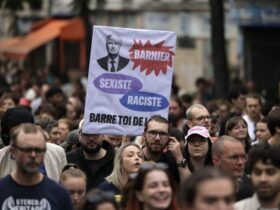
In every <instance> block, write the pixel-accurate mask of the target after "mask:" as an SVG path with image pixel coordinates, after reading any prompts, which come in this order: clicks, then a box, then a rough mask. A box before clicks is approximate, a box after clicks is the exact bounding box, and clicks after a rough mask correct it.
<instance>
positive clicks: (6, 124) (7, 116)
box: [0, 106, 67, 182]
mask: <svg viewBox="0 0 280 210" xmlns="http://www.w3.org/2000/svg"><path fill="white" fill-rule="evenodd" d="M22 123H34V118H33V115H32V114H31V112H30V111H29V110H28V109H26V108H25V107H20V106H17V107H14V108H10V109H8V110H7V111H6V112H4V114H3V116H2V119H1V139H2V141H3V143H4V145H5V147H4V148H2V149H1V150H0V178H2V177H4V176H6V175H8V174H10V173H11V172H12V171H14V170H15V168H16V161H15V160H14V158H13V157H12V156H11V154H10V133H11V132H12V131H13V130H14V129H15V128H16V127H17V126H19V125H21V124H22ZM46 147H47V151H46V153H45V155H44V161H43V163H42V164H41V166H40V168H39V170H40V172H41V173H42V174H44V175H46V176H47V177H49V178H51V179H52V180H54V181H56V182H58V181H59V177H60V173H61V170H62V169H63V167H64V166H65V165H66V164H67V162H66V155H65V152H64V150H63V149H62V148H61V147H60V146H58V145H56V144H52V143H49V142H47V143H46Z"/></svg>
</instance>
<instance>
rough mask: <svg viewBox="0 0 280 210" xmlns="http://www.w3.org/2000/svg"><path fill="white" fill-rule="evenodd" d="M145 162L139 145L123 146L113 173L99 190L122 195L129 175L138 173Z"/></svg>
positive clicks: (128, 144) (116, 157) (119, 150)
mask: <svg viewBox="0 0 280 210" xmlns="http://www.w3.org/2000/svg"><path fill="white" fill-rule="evenodd" d="M143 161H144V160H143V154H142V151H141V148H140V146H139V145H138V144H135V143H132V142H131V143H127V144H124V145H122V146H121V147H120V148H119V149H118V150H117V152H116V155H115V158H114V168H113V171H112V173H111V174H110V175H109V176H108V177H106V178H105V181H104V182H102V183H101V184H100V185H99V186H98V188H99V189H101V190H103V191H113V192H114V193H115V194H121V193H122V191H123V189H124V186H125V185H126V183H127V182H128V179H129V175H130V174H131V173H135V172H137V171H138V169H139V168H140V166H141V164H142V163H143Z"/></svg>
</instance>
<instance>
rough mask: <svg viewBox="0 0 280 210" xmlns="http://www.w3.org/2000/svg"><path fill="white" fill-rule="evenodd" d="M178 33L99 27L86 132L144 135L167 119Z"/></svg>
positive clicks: (94, 37)
mask: <svg viewBox="0 0 280 210" xmlns="http://www.w3.org/2000/svg"><path fill="white" fill-rule="evenodd" d="M175 50H176V34H175V33H174V32H168V31H155V30H139V29H127V28H117V27H106V26H94V29H93V35H92V46H91V56H90V65H89V73H88V84H87V94H86V104H85V113H84V119H85V121H84V126H83V132H84V133H89V134H94V133H103V134H113V135H133V136H135V135H141V134H142V133H143V128H144V125H145V122H146V121H147V120H148V119H149V118H150V117H151V116H152V115H155V114H158V115H161V116H163V117H166V118H167V116H168V106H169V98H170V93H171V83H172V76H173V65H174V57H175Z"/></svg>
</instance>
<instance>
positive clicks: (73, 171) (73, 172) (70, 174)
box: [59, 167, 87, 184]
mask: <svg viewBox="0 0 280 210" xmlns="http://www.w3.org/2000/svg"><path fill="white" fill-rule="evenodd" d="M69 178H82V179H83V180H84V181H85V183H87V177H86V174H85V173H84V172H83V171H82V170H81V169H78V168H74V167H69V168H68V169H66V170H64V171H62V173H61V175H60V180H59V183H61V184H63V183H64V182H65V181H66V180H67V179H69Z"/></svg>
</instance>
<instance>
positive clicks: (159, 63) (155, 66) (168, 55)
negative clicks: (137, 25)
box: [129, 40, 175, 76]
mask: <svg viewBox="0 0 280 210" xmlns="http://www.w3.org/2000/svg"><path fill="white" fill-rule="evenodd" d="M163 44H164V41H162V42H159V43H157V44H155V45H152V44H151V42H150V40H148V41H147V42H146V44H144V45H143V44H142V42H141V40H140V41H139V42H138V43H137V41H136V40H134V44H133V46H132V47H131V48H130V49H129V56H130V59H131V60H132V62H133V63H134V64H133V67H132V70H134V69H136V68H137V67H138V66H140V71H141V72H143V71H145V70H146V75H149V74H151V73H152V72H153V71H154V72H155V75H156V76H158V75H159V73H160V71H162V72H163V74H166V72H167V67H168V66H169V67H172V56H174V55H175V53H174V52H172V51H171V49H172V48H173V47H169V46H163Z"/></svg>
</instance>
